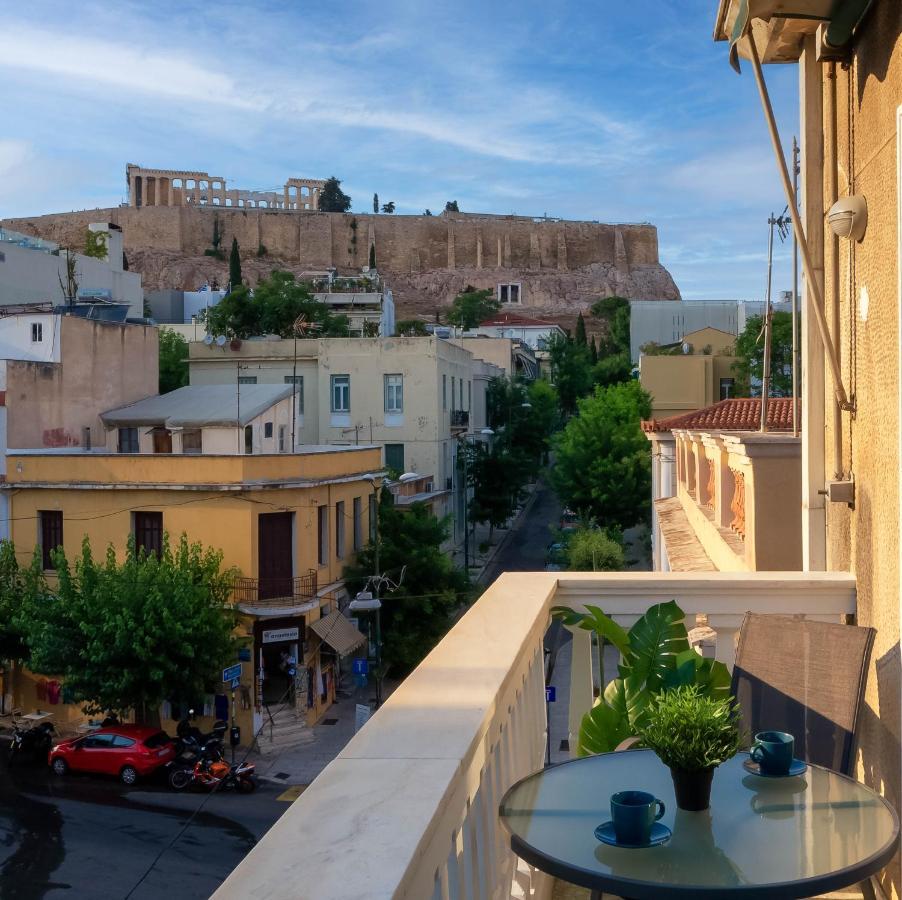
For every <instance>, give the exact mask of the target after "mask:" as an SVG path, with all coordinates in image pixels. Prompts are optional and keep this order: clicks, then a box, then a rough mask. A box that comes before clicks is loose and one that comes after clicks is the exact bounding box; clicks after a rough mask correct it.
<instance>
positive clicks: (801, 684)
mask: <svg viewBox="0 0 902 900" xmlns="http://www.w3.org/2000/svg"><path fill="white" fill-rule="evenodd" d="M874 635H875V631H874V629H873V628H860V627H858V626H855V625H839V624H836V625H834V624H831V623H828V622H814V621H811V620H808V619H797V618H791V617H789V616H774V615H763V614H758V613H747V614H746V617H745V620H744V621H743V623H742V630H741V631H740V633H739V647H738V650H737V653H736V664H735V666H734V668H733V684H732V690H733V696H735V697H736V699H737V700H738V701H739V705H740V709H741V715H742V726H743V729H744V731H745V733H746V734H747V735H748V740H753V739H754V736H755V733H756V732H758V731H786V732H788V733H789V734H792V735H793V736H794V737H795V755H796V757H797V758H798V759H803V760H805V761H806V762H810V763H816V764H817V765H821V766H826V767H827V768H830V769H833V770H834V771H837V772H842V773H844V774H850V772H851V769H852V764H853V761H854V754H855V733H856V728H857V725H858V712H859V709H860V707H861V703H862V698H863V695H864V684H865V678H866V677H867V670H868V661H869V660H870V656H871V647H872V646H873V643H874Z"/></svg>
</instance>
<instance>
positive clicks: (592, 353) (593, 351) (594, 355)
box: [589, 334, 598, 366]
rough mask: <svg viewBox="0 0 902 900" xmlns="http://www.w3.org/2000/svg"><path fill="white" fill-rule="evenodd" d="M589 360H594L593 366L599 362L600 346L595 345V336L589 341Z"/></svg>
mask: <svg viewBox="0 0 902 900" xmlns="http://www.w3.org/2000/svg"><path fill="white" fill-rule="evenodd" d="M589 359H591V360H592V365H593V366H594V365H595V363H597V362H598V346H597V345H596V343H595V335H594V334H593V335H592V340H590V341H589Z"/></svg>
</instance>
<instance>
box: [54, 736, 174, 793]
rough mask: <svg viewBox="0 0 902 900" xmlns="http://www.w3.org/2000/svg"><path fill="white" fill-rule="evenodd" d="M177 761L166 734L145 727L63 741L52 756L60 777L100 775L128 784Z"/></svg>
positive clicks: (171, 742) (170, 741)
mask: <svg viewBox="0 0 902 900" xmlns="http://www.w3.org/2000/svg"><path fill="white" fill-rule="evenodd" d="M174 757H175V744H174V743H173V740H172V738H171V737H169V735H168V734H166V732H165V731H160V729H159V728H148V727H147V726H145V725H114V726H112V727H110V728H100V729H98V730H97V731H92V732H91V733H90V734H86V735H84V736H83V737H77V738H71V739H70V740H68V741H61V742H60V743H59V744H57V745H56V746H55V747H54V748H53V749H52V750H51V751H50V754H49V762H50V767H51V768H52V769H53V771H54V772H55V773H56V774H57V775H65V774H66V772H68V771H69V770H70V769H71V770H72V771H73V772H98V773H100V774H103V775H118V776H119V778H121V779H122V781H123V782H124V783H125V784H134V783H135V782H136V781H137V780H138V778H139V776H140V777H143V776H146V775H150V774H151V773H152V772H154V771H155V770H156V769H158V768H159V767H160V766H163V765H165V764H166V763H168V762H169V760H171V759H173V758H174Z"/></svg>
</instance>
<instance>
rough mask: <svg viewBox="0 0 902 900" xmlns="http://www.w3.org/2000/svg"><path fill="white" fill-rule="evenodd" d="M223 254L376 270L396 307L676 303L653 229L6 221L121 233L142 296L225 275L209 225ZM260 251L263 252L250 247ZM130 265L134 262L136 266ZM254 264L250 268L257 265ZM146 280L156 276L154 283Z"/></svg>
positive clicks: (340, 217) (48, 233) (507, 223)
mask: <svg viewBox="0 0 902 900" xmlns="http://www.w3.org/2000/svg"><path fill="white" fill-rule="evenodd" d="M216 219H218V221H219V228H220V230H221V233H222V243H221V245H220V246H221V248H222V249H223V251H224V252H226V253H227V252H228V249H229V247H230V245H231V242H232V238H233V237H236V238H237V239H238V243H239V245H240V247H241V251H242V256H243V257H245V258H247V260H248V262H249V263H253V265H251V266H250V267H249V268H248V269H247V270H246V273H245V274H246V275H251V277H252V279H253V275H254V273H255V272H257V271H259V272H260V273H262V274H266V273H267V272H268V271H269V270H270V269H271V268H273V267H274V266H276V265H279V266H281V267H283V268H289V269H292V270H295V271H303V270H309V269H314V270H316V269H325V268H327V267H329V266H335V267H336V268H337V269H338V270H339V271H341V272H350V271H353V270H358V269H360V268H361V267H364V266H366V265H368V263H369V254H370V246H371V245H374V246H375V248H376V263H377V266H378V268H379V270H380V271H381V272H384V273H385V274H386V275H387V276H388V277H389V279H390V283H391V284H392V286H393V288H394V285H395V283H396V284H397V292H396V297H398V298H399V299H400V304H401V307H402V309H406V310H409V309H411V304H413V305H417V303H415V301H417V300H419V301H422V302H432V301H433V300H435V301H438V302H440V303H445V302H448V301H449V300H450V298H451V297H453V296H454V294H453V293H451V294H450V297H449V296H448V292H449V291H452V290H454V291H455V292H456V290H459V289H460V288H462V287H464V286H465V285H466V284H467V283H469V284H473V285H474V286H476V287H492V288H494V287H495V285H496V284H497V283H499V282H505V281H514V282H523V284H524V287H523V305H524V306H530V307H541V308H548V307H559V308H562V309H566V308H576V307H578V306H581V305H584V303H585V300H586V298H587V297H591V298H595V297H598V296H600V295H602V294H603V293H606V292H607V293H615V292H616V293H621V294H623V295H624V296H627V297H631V298H637V299H649V300H676V299H678V298H679V291H678V289H677V287H676V285H675V284H674V282H673V279H672V278H671V277H670V274H669V273H668V272H667V270H666V269H664V268H663V266H661V265H660V262H659V259H658V235H657V229H656V228H655V227H654V226H653V225H648V224H641V225H612V224H604V223H598V222H569V221H551V220H534V219H530V218H525V217H516V216H481V215H467V214H451V215H441V216H395V215H372V214H369V215H366V214H341V213H320V212H315V211H308V212H300V213H299V212H290V211H277V210H265V209H264V210H260V209H231V208H226V209H223V208H212V207H204V208H190V207H148V208H141V209H135V208H130V207H118V208H114V209H106V210H88V211H83V212H74V213H60V214H55V215H49V216H38V217H34V218H27V219H10V220H8V221H7V222H5V223H4V224H6V225H8V227H10V228H15V229H16V230H19V231H24V232H26V233H30V234H36V235H39V236H40V237H44V238H49V239H50V240H54V241H58V242H59V243H61V244H63V245H69V246H74V247H79V246H81V245H82V244H83V243H84V233H85V229H86V228H87V225H88V223H89V222H97V221H101V220H108V221H110V222H113V223H115V224H117V225H119V226H120V227H121V228H122V231H123V235H124V239H125V250H126V253H127V254H128V256H129V263H130V265H131V266H132V268H134V269H136V270H138V271H141V272H142V275H143V276H144V285H145V288H146V289H148V290H154V289H164V288H182V289H193V288H195V287H197V280H196V279H197V277H198V276H199V275H204V276H205V277H206V278H210V277H211V275H212V276H213V277H216V278H217V279H218V280H219V281H220V282H221V283H224V280H223V277H222V273H224V272H225V271H226V269H225V267H224V266H223V265H222V264H221V263H220V261H218V260H216V259H211V258H209V257H204V251H205V250H207V249H209V248H210V247H211V244H212V238H213V227H214V221H215V220H216ZM264 248H265V256H259V257H258V250H262V249H264ZM136 263H137V264H136ZM257 263H259V265H257ZM157 275H159V277H160V278H161V279H165V280H157V277H156V276H157Z"/></svg>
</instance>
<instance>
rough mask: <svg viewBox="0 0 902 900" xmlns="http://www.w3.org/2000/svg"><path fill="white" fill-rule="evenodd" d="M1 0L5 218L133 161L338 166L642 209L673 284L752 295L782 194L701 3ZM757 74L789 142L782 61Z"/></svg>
mask: <svg viewBox="0 0 902 900" xmlns="http://www.w3.org/2000/svg"><path fill="white" fill-rule="evenodd" d="M4 6H5V9H4V25H3V28H2V30H0V78H2V84H3V88H2V90H0V122H2V126H0V217H4V216H16V215H29V214H37V213H45V212H58V211H64V210H71V209H83V208H86V207H93V206H109V205H115V204H117V203H119V202H121V201H122V200H123V199H124V198H125V164H126V162H135V163H139V164H142V165H145V166H150V167H160V168H184V169H202V170H206V171H208V172H210V174H211V175H221V176H223V177H225V178H226V179H227V180H228V181H229V182H230V186H232V187H247V188H261V189H267V188H270V189H271V188H276V187H279V186H281V185H282V184H283V183H284V181H285V179H286V177H288V176H292V175H293V176H300V177H314V178H315V177H326V176H328V175H332V174H334V175H336V176H337V177H339V178H340V179H342V183H343V187H344V188H345V190H346V191H347V192H348V193H349V194H350V195H351V196H352V198H353V200H354V209H355V210H360V211H370V210H371V209H372V196H373V192H374V191H378V193H379V197H380V200H381V201H383V202H385V201H387V200H394V201H395V203H396V204H397V211H398V212H399V213H421V212H422V211H423V210H424V209H425V208H427V207H429V208H431V209H432V210H433V212H438V211H439V210H441V209H442V208H443V206H444V202H445V200H447V199H456V200H457V201H458V202H459V204H460V207H461V209H462V210H464V211H472V212H498V213H510V212H515V213H518V214H523V215H542V214H545V213H547V214H548V215H550V216H562V217H566V218H578V219H598V220H601V221H611V222H635V221H650V222H653V223H655V224H656V225H657V226H658V229H659V240H660V245H661V256H662V260H663V262H664V263H665V265H667V266H668V268H669V269H670V271H671V272H672V273H673V275H674V277H675V279H676V281H677V284H678V285H679V287H680V289H681V290H682V292H683V295H684V296H685V297H686V298H687V299H696V298H697V299H706V298H726V297H742V298H756V297H761V296H762V294H763V291H764V284H765V276H766V270H765V263H766V249H767V216H768V214H769V213H770V212H771V210H775V211H776V212H778V213H779V212H780V211H781V210H782V209H783V205H784V203H783V200H782V193H781V190H780V185H779V182H778V179H777V174H776V166H775V164H774V160H773V154H772V151H771V149H770V145H769V143H768V140H767V133H766V131H765V126H764V120H763V117H762V114H761V111H760V106H759V102H758V99H757V94H756V92H755V86H754V80H753V78H752V74H751V72H750V70H749V69H748V66H746V67H745V69H744V72H743V75H742V76H737V75H736V74H735V73H734V72H733V71H732V69H730V67H729V65H728V63H727V56H726V46H725V45H724V44H714V43H713V41H712V40H711V31H712V28H713V20H714V13H715V8H716V2H715V0H679V2H678V3H674V2H672V0H631V2H629V3H620V2H612V0H600V2H596V3H594V4H585V3H575V2H570V0H557V2H554V3H548V2H547V0H546V2H541V3H540V2H533V0H521V2H517V3H513V2H507V0H495V2H493V3H485V2H471V0H454V2H446V0H430V2H428V3H426V2H419V3H417V2H413V0H380V2H378V3H376V2H372V0H371V2H353V0H352V2H347V0H333V2H331V3H326V2H318V3H311V2H301V0H298V2H285V3H278V2H272V3H262V2H255V3H247V2H244V3H230V2H220V3H217V4H214V5H210V4H206V3H205V4H199V3H193V2H178V3H174V2H169V0H158V2H156V3H154V4H149V3H147V4H145V3H129V2H117V3H109V2H108V0H104V2H102V3H100V2H94V0H83V2H82V3H79V4H75V5H73V4H70V3H62V2H58V3H57V2H42V3H37V4H30V5H29V4H21V5H19V6H18V7H17V8H16V7H13V6H12V4H10V3H6V4H4ZM587 10H588V11H587ZM767 77H768V80H769V85H770V87H771V90H772V94H773V98H774V103H775V107H776V111H777V115H778V118H779V121H780V126H781V129H782V130H783V135H784V141H785V142H786V144H787V147H788V146H789V143H790V142H791V139H792V134H793V132H794V130H795V129H797V127H798V126H797V122H798V104H797V70H796V68H795V67H794V66H772V67H768V70H767ZM788 254H789V251H788V247H786V248H780V249H779V252H778V260H777V267H776V275H775V282H774V287H775V290H780V289H784V288H788V287H789V286H790V278H791V275H790V269H789V266H788V264H787V262H788Z"/></svg>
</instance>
